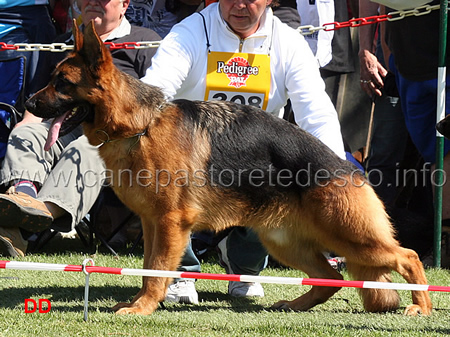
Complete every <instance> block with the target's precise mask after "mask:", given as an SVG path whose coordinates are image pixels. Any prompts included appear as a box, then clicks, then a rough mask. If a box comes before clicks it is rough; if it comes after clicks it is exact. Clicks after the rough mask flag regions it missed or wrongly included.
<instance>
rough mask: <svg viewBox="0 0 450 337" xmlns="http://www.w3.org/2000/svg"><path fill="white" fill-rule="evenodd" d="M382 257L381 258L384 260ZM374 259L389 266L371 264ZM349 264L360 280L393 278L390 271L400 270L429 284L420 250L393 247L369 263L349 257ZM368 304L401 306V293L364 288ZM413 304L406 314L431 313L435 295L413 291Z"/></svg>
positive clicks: (372, 307) (409, 278)
mask: <svg viewBox="0 0 450 337" xmlns="http://www.w3.org/2000/svg"><path fill="white" fill-rule="evenodd" d="M380 260H381V261H380ZM371 262H374V264H377V265H380V264H382V263H384V264H385V267H377V266H370V265H371ZM347 268H348V270H349V272H350V273H351V274H352V275H353V277H355V278H358V279H360V280H366V281H367V280H370V281H380V282H390V280H391V277H390V271H391V270H394V271H396V272H398V273H399V274H400V275H401V276H402V277H403V278H404V279H405V280H406V281H407V282H408V283H413V284H427V279H426V276H425V271H424V269H423V266H422V263H421V262H420V260H419V257H418V255H417V253H416V252H414V251H413V250H410V249H406V248H402V247H400V246H397V247H392V248H391V249H389V252H387V251H386V252H384V253H382V254H381V256H380V255H379V256H378V258H376V259H375V261H370V258H367V259H366V260H365V265H364V266H362V265H360V264H353V263H351V262H350V263H349V261H347ZM361 296H362V298H363V302H364V307H365V309H366V310H367V311H372V312H380V311H388V310H393V309H396V308H398V303H399V299H398V294H397V293H396V292H395V291H394V290H386V289H361ZM412 299H413V304H410V305H408V306H407V307H406V309H405V315H411V316H415V315H417V314H419V313H420V314H422V315H430V314H431V310H432V304H431V299H430V296H429V294H428V292H427V291H413V292H412Z"/></svg>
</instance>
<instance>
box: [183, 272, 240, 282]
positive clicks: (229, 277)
mask: <svg viewBox="0 0 450 337" xmlns="http://www.w3.org/2000/svg"><path fill="white" fill-rule="evenodd" d="M181 277H182V278H199V279H202V280H219V281H237V282H239V281H240V280H241V275H232V274H208V273H193V272H183V273H181Z"/></svg>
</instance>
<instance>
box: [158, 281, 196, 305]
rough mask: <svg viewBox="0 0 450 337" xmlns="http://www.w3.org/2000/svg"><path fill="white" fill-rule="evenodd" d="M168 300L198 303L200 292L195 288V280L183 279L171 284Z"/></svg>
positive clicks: (168, 290)
mask: <svg viewBox="0 0 450 337" xmlns="http://www.w3.org/2000/svg"><path fill="white" fill-rule="evenodd" d="M166 301H167V302H174V303H185V304H198V293H197V290H195V282H194V281H192V280H181V281H178V282H175V283H173V284H171V285H170V286H169V287H168V289H167V294H166Z"/></svg>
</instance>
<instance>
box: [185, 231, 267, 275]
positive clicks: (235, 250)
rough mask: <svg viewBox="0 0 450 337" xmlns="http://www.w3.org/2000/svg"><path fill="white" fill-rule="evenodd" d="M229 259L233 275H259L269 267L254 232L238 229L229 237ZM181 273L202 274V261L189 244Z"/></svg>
mask: <svg viewBox="0 0 450 337" xmlns="http://www.w3.org/2000/svg"><path fill="white" fill-rule="evenodd" d="M227 253H228V254H227V257H228V261H229V262H230V265H231V269H232V270H233V273H235V274H238V275H258V274H259V273H260V272H261V271H262V270H263V269H264V268H265V267H266V265H267V261H268V255H267V251H266V249H265V248H264V247H263V245H262V244H261V242H260V241H259V239H258V236H257V235H256V233H255V232H254V231H252V230H251V229H249V228H245V227H236V228H234V229H233V230H231V231H230V233H229V234H228V237H227ZM178 270H180V271H190V272H200V270H201V267H200V261H199V260H198V259H197V257H196V256H195V254H194V251H193V250H192V246H191V243H190V242H189V244H188V246H187V247H186V250H185V253H184V256H183V259H182V261H181V267H180V268H178Z"/></svg>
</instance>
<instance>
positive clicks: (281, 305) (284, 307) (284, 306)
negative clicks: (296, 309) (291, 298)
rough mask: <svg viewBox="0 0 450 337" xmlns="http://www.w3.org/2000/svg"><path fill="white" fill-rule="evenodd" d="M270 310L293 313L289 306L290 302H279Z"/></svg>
mask: <svg viewBox="0 0 450 337" xmlns="http://www.w3.org/2000/svg"><path fill="white" fill-rule="evenodd" d="M270 309H271V310H276V311H292V308H291V307H290V306H289V302H288V301H279V302H277V303H275V304H273V305H272V306H271V307H270Z"/></svg>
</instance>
